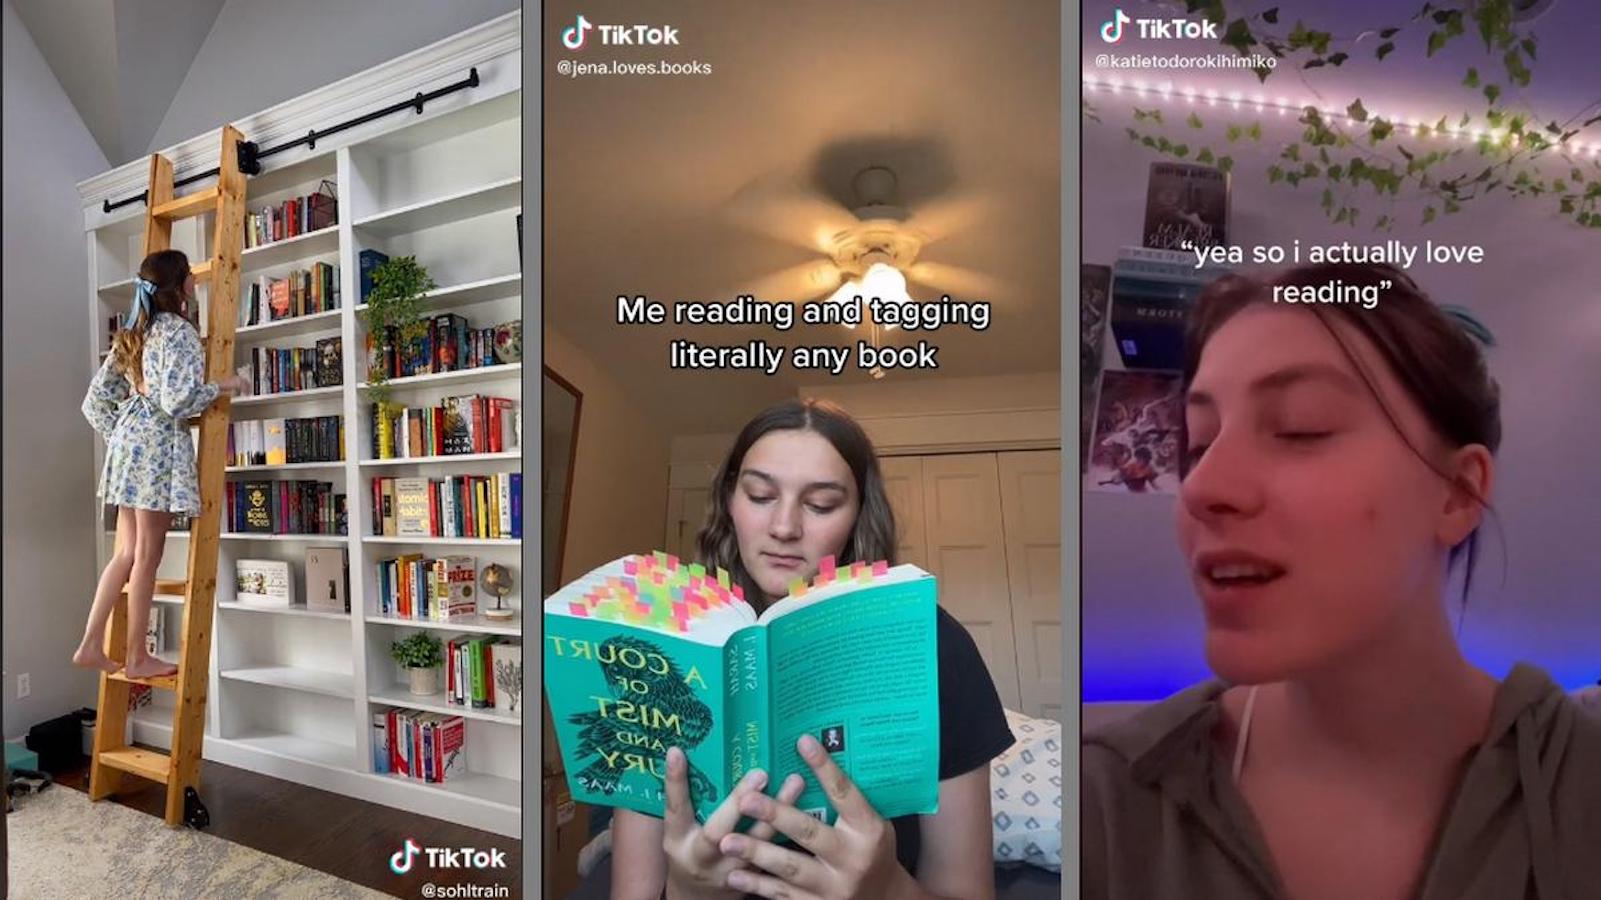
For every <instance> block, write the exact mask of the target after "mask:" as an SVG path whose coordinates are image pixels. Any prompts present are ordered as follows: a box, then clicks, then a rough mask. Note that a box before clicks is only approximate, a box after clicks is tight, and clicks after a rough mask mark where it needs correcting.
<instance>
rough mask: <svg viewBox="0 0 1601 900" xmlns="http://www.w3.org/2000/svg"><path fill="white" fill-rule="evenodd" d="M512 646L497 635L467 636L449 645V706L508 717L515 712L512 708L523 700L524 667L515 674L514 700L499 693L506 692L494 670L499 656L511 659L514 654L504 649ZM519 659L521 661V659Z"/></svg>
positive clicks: (447, 658)
mask: <svg viewBox="0 0 1601 900" xmlns="http://www.w3.org/2000/svg"><path fill="white" fill-rule="evenodd" d="M511 642H512V639H511V638H509V637H504V636H502V635H493V634H492V635H481V634H480V635H474V634H463V635H457V636H456V637H453V638H451V639H450V640H448V641H446V642H445V700H446V702H448V703H450V704H452V705H454V706H462V707H467V708H469V709H499V710H501V711H504V712H505V713H506V714H507V715H510V714H511V713H512V712H513V711H515V710H514V709H513V708H512V707H513V705H514V704H515V703H516V702H517V701H518V700H520V698H521V696H522V694H521V691H522V667H521V663H520V662H519V663H518V666H517V669H516V673H515V674H516V677H517V682H516V691H517V693H516V695H515V696H514V697H512V698H507V697H504V696H502V694H501V693H499V692H498V691H504V690H505V688H504V687H501V686H500V685H499V683H498V681H497V679H496V676H495V667H494V659H495V654H496V653H501V654H502V657H501V658H503V659H510V656H511V650H509V649H507V650H504V651H502V650H501V648H502V647H503V646H508V645H509V644H510V643H511ZM519 652H520V648H519ZM518 659H519V661H520V660H521V657H520V656H519V657H518ZM508 671H509V669H508ZM508 684H510V682H508Z"/></svg>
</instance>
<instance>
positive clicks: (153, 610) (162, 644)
mask: <svg viewBox="0 0 1601 900" xmlns="http://www.w3.org/2000/svg"><path fill="white" fill-rule="evenodd" d="M166 618H167V617H166V616H165V615H164V614H163V610H162V608H161V604H159V603H152V604H151V605H150V621H149V622H148V623H146V625H145V652H146V653H148V654H150V655H151V656H156V655H158V654H160V653H161V652H162V651H164V650H166V649H167V625H166Z"/></svg>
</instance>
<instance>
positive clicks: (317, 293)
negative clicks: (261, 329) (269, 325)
mask: <svg viewBox="0 0 1601 900" xmlns="http://www.w3.org/2000/svg"><path fill="white" fill-rule="evenodd" d="M338 308H339V267H338V266H336V265H333V264H332V263H325V262H319V263H313V264H312V266H311V268H310V269H294V270H292V271H290V272H289V274H288V275H286V276H284V277H283V278H269V277H267V276H266V275H262V276H261V277H259V278H257V279H256V280H255V281H253V282H251V283H250V284H249V285H247V286H246V287H245V293H244V297H243V298H241V300H240V303H239V325H241V326H244V325H261V324H263V323H266V322H276V321H279V320H280V319H293V318H295V317H297V316H309V315H313V314H315V313H321V312H328V311H330V310H335V309H338Z"/></svg>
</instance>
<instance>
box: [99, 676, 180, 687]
mask: <svg viewBox="0 0 1601 900" xmlns="http://www.w3.org/2000/svg"><path fill="white" fill-rule="evenodd" d="M106 677H107V678H109V679H111V680H112V681H126V682H128V683H129V684H147V685H149V686H151V687H153V688H159V689H161V690H163V691H176V690H178V676H177V675H157V676H154V677H151V678H129V677H128V676H127V675H124V674H123V673H121V672H113V673H111V674H110V675H107V676H106Z"/></svg>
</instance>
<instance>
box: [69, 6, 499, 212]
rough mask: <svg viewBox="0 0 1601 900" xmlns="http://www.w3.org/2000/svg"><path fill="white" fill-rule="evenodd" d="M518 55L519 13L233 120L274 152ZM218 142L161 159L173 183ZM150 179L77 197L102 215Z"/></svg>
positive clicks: (102, 183)
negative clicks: (281, 145) (108, 205)
mask: <svg viewBox="0 0 1601 900" xmlns="http://www.w3.org/2000/svg"><path fill="white" fill-rule="evenodd" d="M521 49H522V11H521V10H516V11H513V12H509V13H506V14H505V15H503V16H498V17H496V18H494V19H490V20H489V21H487V22H485V23H483V24H482V25H477V26H474V27H472V28H469V29H467V30H466V31H463V32H460V33H459V34H455V35H452V36H450V37H448V38H445V39H444V40H442V41H438V42H436V43H433V44H429V45H428V46H426V47H422V48H419V49H417V50H414V51H412V52H410V53H407V54H406V55H404V56H399V57H396V58H395V59H392V60H389V61H388V62H385V63H380V64H379V65H376V66H374V67H372V68H370V69H367V70H365V71H363V72H358V73H356V74H354V75H351V76H349V77H347V78H343V79H340V80H339V81H336V82H334V83H332V84H329V85H326V86H324V87H320V88H318V89H316V90H314V91H311V92H309V93H305V94H302V95H300V96H298V97H295V98H293V99H291V100H286V101H284V102H283V103H280V104H278V105H277V106H273V107H271V108H269V109H266V110H263V111H262V112H259V113H256V114H254V115H251V116H246V117H244V118H242V119H236V120H234V121H233V122H232V123H231V124H233V126H234V127H235V128H238V129H239V130H240V131H242V132H244V134H245V135H246V137H247V138H249V139H250V140H252V141H255V142H256V143H257V144H258V145H260V146H262V147H270V146H273V145H276V144H278V143H281V142H283V141H285V140H293V139H295V138H297V137H304V136H305V135H306V134H307V133H308V132H310V131H311V130H312V129H313V128H316V127H318V126H322V127H327V126H329V125H333V124H336V123H338V122H341V121H344V120H346V119H350V118H354V117H356V116H359V115H362V114H364V113H368V112H371V111H373V110H375V109H381V108H383V107H384V106H388V105H389V104H392V103H396V102H398V101H400V100H404V99H407V98H409V97H411V96H413V95H415V94H417V93H418V92H427V91H430V90H434V89H436V88H439V87H442V86H444V85H446V84H450V83H452V82H455V81H460V80H461V79H462V78H465V77H466V76H467V72H468V70H470V69H471V68H473V67H474V66H483V65H485V64H486V63H488V62H489V61H491V60H494V59H496V58H499V57H502V56H506V55H508V54H519V51H520V50H521ZM508 68H509V69H514V70H515V75H514V77H515V78H516V79H517V81H518V82H519V83H520V79H521V68H522V67H521V60H520V58H518V59H516V60H515V61H514V62H513V64H512V65H511V66H509V67H508ZM482 75H483V73H482V72H480V76H482ZM471 90H482V88H474V89H471ZM443 100H444V98H441V100H436V101H434V102H433V103H431V104H430V105H429V108H428V110H427V111H426V113H425V115H429V117H431V115H432V114H436V107H439V108H438V110H437V112H442V111H445V110H444V107H445V104H444V103H443ZM419 120H420V119H419V117H417V116H415V115H413V116H412V117H411V118H409V119H408V118H401V117H399V114H397V123H396V124H411V123H413V122H416V121H419ZM383 121H384V120H379V121H378V122H375V123H372V124H373V125H374V126H377V127H382V126H381V124H380V123H382V122H383ZM391 127H393V126H391ZM362 131H363V129H361V128H357V129H352V130H350V131H347V132H341V133H340V134H337V135H333V136H332V137H329V138H328V139H327V140H326V141H324V140H318V142H317V148H316V150H315V151H310V152H314V153H325V152H328V151H330V150H333V149H336V148H337V147H341V146H344V145H345V144H348V143H350V142H351V141H353V140H356V139H359V138H360V137H361V134H360V132H362ZM221 139H222V128H221V126H219V127H217V128H214V129H211V130H210V131H207V132H205V133H203V134H199V135H196V136H195V137H192V138H190V139H188V140H186V141H183V142H181V143H179V144H176V145H174V146H172V147H168V148H167V149H165V150H162V151H160V152H161V154H162V155H163V156H165V157H166V158H167V159H168V160H170V161H171V162H172V166H173V175H174V177H175V178H177V179H182V178H183V177H185V176H186V175H187V174H189V173H193V172H196V171H202V170H205V169H210V168H212V167H214V166H216V165H217V154H218V151H219V150H220V142H221ZM276 163H277V161H276V160H270V161H268V162H266V163H263V166H264V167H271V166H272V165H274V164H276ZM149 177H150V158H149V157H148V156H145V157H141V158H139V159H135V160H133V161H131V162H128V163H125V164H123V165H121V166H118V167H117V168H115V169H112V170H110V171H109V172H103V173H101V174H99V175H96V176H94V177H92V178H88V179H85V180H83V181H80V182H78V194H79V196H81V197H82V198H83V200H84V204H85V205H86V206H92V207H96V208H98V207H99V206H100V205H101V203H102V202H103V201H105V200H111V201H113V202H115V201H117V200H121V199H123V198H124V197H127V196H129V195H133V194H138V193H140V192H142V191H144V189H145V188H146V187H147V185H146V181H147V180H148V179H149ZM115 215H116V214H115V213H113V216H115Z"/></svg>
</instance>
